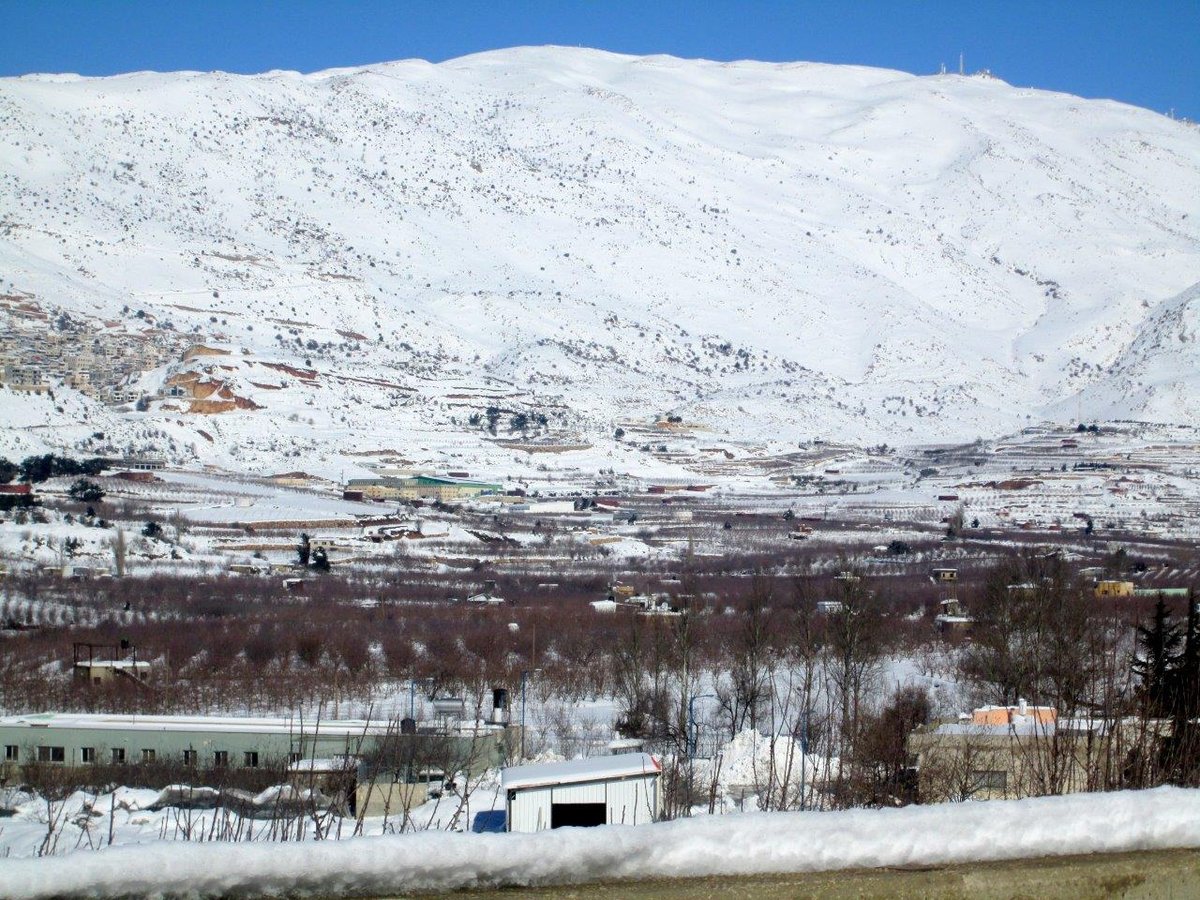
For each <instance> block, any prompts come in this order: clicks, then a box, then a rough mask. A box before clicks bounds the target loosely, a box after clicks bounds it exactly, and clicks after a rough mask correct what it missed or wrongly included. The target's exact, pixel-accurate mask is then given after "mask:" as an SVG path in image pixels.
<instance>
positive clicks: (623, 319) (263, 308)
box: [0, 48, 1200, 472]
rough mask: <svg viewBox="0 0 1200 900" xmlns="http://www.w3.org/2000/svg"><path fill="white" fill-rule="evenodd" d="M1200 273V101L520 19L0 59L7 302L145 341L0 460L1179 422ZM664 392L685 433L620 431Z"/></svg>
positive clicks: (595, 457)
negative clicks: (365, 47) (430, 52)
mask: <svg viewBox="0 0 1200 900" xmlns="http://www.w3.org/2000/svg"><path fill="white" fill-rule="evenodd" d="M1198 284H1200V130H1198V129H1197V128H1196V127H1195V126H1193V125H1190V124H1188V123H1181V122H1177V121H1173V120H1171V119H1169V118H1166V117H1164V116H1161V115H1157V114H1155V113H1152V112H1149V111H1147V110H1143V109H1138V108H1135V107H1130V106H1126V105H1122V104H1119V103H1114V102H1108V101H1093V100H1082V99H1080V98H1077V97H1073V96H1068V95H1063V94H1055V93H1048V92H1045V91H1037V90H1031V89H1022V88H1015V87H1012V86H1010V85H1008V84H1005V83H1004V82H1002V81H1000V80H997V79H995V78H992V77H988V76H983V75H981V76H973V77H962V76H957V75H938V76H928V77H917V76H913V75H908V74H904V73H901V72H895V71H887V70H880V69H869V68H859V67H846V66H829V65H817V64H808V63H796V64H786V65H784V64H764V63H756V62H739V63H712V62H703V61H687V60H680V59H675V58H669V57H645V58H638V57H628V56H618V55H613V54H608V53H602V52H597V51H590V50H578V49H567V48H521V49H513V50H506V51H502V52H494V53H486V54H482V55H478V56H472V57H466V58H463V59H457V60H452V61H450V62H446V63H443V64H439V65H433V64H430V63H426V62H421V61H406V62H398V63H389V64H382V65H377V66H369V67H365V68H361V69H353V70H336V71H328V72H320V73H316V74H312V75H300V74H296V73H292V72H270V73H267V74H264V75H259V76H239V75H227V74H222V73H208V74H201V73H172V74H155V73H136V74H130V75H125V76H120V77H114V78H103V79H91V78H86V79H85V78H79V77H76V76H29V77H24V78H17V79H6V80H2V81H0V294H3V298H4V305H3V306H2V307H0V313H2V314H3V315H8V316H10V317H11V318H10V323H15V324H11V327H12V328H14V329H16V328H17V326H20V327H21V328H25V329H27V330H28V329H30V328H32V329H34V330H35V331H36V329H37V328H42V329H43V330H44V329H47V328H50V329H53V328H58V329H59V331H58V333H59V334H60V335H61V334H64V332H63V331H62V330H61V329H63V328H65V329H66V332H65V334H66V341H67V345H68V346H71V345H72V342H80V343H81V344H82V343H86V341H85V340H84V337H85V336H86V337H93V338H94V336H95V335H110V336H114V340H116V337H115V336H119V335H125V336H127V337H128V336H134V337H139V336H144V337H145V339H146V340H152V341H156V342H158V343H159V344H160V345H162V347H163V348H165V349H161V352H159V353H158V355H157V356H154V357H153V358H151V359H148V361H147V366H148V369H149V370H148V372H147V374H145V375H144V376H141V378H140V380H139V381H138V383H137V393H140V394H145V395H146V396H154V397H156V398H158V399H155V400H154V401H153V402H151V403H150V407H149V409H148V410H144V411H140V412H139V411H133V410H132V409H129V408H127V409H126V410H122V409H120V408H116V407H113V406H111V405H108V404H105V403H103V402H101V401H100V400H99V399H95V398H90V397H87V396H84V395H83V394H79V393H77V392H76V391H74V390H70V389H67V388H56V390H55V395H54V399H50V398H49V397H48V396H31V395H26V394H20V395H18V394H16V393H13V392H11V391H8V390H4V393H3V394H0V404H2V406H3V412H0V418H2V419H3V421H4V424H6V425H7V426H9V427H8V428H7V429H6V430H5V433H4V436H3V438H2V441H3V442H4V445H3V446H2V447H0V451H2V450H4V449H6V448H7V450H8V451H9V453H10V455H11V454H12V453H19V452H21V451H22V450H25V449H33V448H36V447H38V446H42V445H46V444H50V445H54V444H58V445H65V446H71V445H73V444H88V443H92V444H93V446H94V442H95V441H98V440H100V439H93V438H91V437H90V435H92V434H93V433H94V432H96V431H102V432H104V433H105V435H106V437H105V438H104V439H103V440H104V441H107V442H109V443H115V444H116V445H117V446H118V447H119V448H122V449H134V450H139V449H143V450H144V449H149V448H152V447H157V448H158V449H160V450H168V451H170V452H171V453H172V454H173V455H175V456H178V457H180V458H186V457H197V458H200V459H203V460H206V461H215V462H220V463H223V464H227V465H234V466H240V467H243V468H255V467H275V466H279V465H285V464H288V465H293V464H292V463H285V462H284V460H285V458H287V457H292V459H293V461H294V460H295V459H296V458H297V457H299V458H300V460H301V461H300V462H299V463H295V464H294V465H293V467H296V468H307V469H309V470H314V471H316V470H320V471H326V472H332V471H335V470H337V471H340V470H342V469H344V468H345V467H346V465H347V463H346V460H347V459H353V458H355V457H353V456H349V457H348V456H346V455H345V454H347V453H351V454H352V453H353V452H360V453H362V452H369V451H374V450H380V449H387V450H392V451H395V455H396V456H398V457H403V458H406V459H408V460H411V461H412V462H414V463H417V464H422V465H442V466H445V465H450V466H451V467H453V465H455V464H457V465H459V467H462V466H464V465H468V464H469V465H471V466H472V467H476V468H483V469H486V470H488V471H492V472H496V471H501V470H504V469H506V468H511V466H513V465H516V464H517V463H518V461H524V462H523V463H522V464H525V465H531V466H533V467H535V468H536V465H539V464H540V465H546V466H549V467H551V468H553V467H554V466H555V465H575V466H581V467H583V468H588V467H593V466H603V465H606V464H607V465H610V466H615V467H616V468H618V470H623V469H627V470H633V469H638V470H645V471H658V470H668V469H678V468H679V467H680V466H683V467H685V468H686V467H687V466H688V465H689V463H688V460H689V459H691V458H692V456H695V457H696V458H700V457H703V456H704V453H705V452H706V448H707V452H711V451H712V450H713V449H714V448H722V449H724V450H726V452H727V455H728V454H734V455H736V454H738V453H741V452H747V453H749V452H781V451H783V450H785V449H787V448H789V447H795V445H796V442H797V441H800V440H807V439H810V438H814V437H825V438H836V439H843V440H855V441H862V442H877V441H881V440H886V441H889V442H892V443H896V442H901V443H914V442H925V441H932V440H940V439H960V438H968V439H969V438H973V437H976V436H987V435H993V434H998V433H1002V432H1005V431H1008V430H1011V429H1013V428H1015V427H1019V426H1020V425H1023V424H1025V423H1026V422H1027V421H1028V420H1030V419H1032V420H1039V419H1042V418H1045V417H1050V418H1058V419H1062V420H1070V419H1073V418H1074V417H1075V416H1076V415H1078V414H1080V413H1082V415H1083V416H1084V417H1085V418H1090V417H1094V416H1101V417H1107V418H1133V419H1152V420H1157V421H1182V422H1189V423H1198V422H1200V399H1198V392H1197V390H1196V387H1197V385H1196V377H1197V376H1196V373H1197V372H1198V371H1200V346H1198V344H1197V337H1198V332H1197V321H1196V320H1197V315H1198V310H1200V306H1198V304H1200V287H1198V286H1197V285H1198ZM63 312H66V313H67V318H66V319H64V318H63V317H62V313H63ZM42 315H44V316H46V317H47V318H46V319H44V320H42V319H39V318H38V317H39V316H42ZM30 316H32V317H33V318H30ZM22 317H24V318H22ZM39 322H41V324H40V325H39V324H38V323H39ZM168 326H169V328H168ZM72 329H74V331H72ZM26 343H28V342H26ZM193 343H194V344H202V345H204V346H205V347H207V348H211V349H212V350H214V351H221V352H220V353H215V354H214V353H204V352H202V353H198V354H195V353H194V354H191V355H190V356H191V358H189V359H186V360H184V359H182V355H183V354H182V351H183V350H184V349H186V348H187V346H188V345H189V344H193ZM7 352H8V353H9V355H10V358H11V357H12V356H13V354H18V355H19V354H20V353H26V354H27V353H28V347H27V346H26V347H25V349H22V348H20V347H18V348H17V349H16V350H13V349H11V348H10V349H9V350H8V351H7ZM20 361H25V360H18V362H20ZM51 368H53V367H51ZM58 368H59V369H64V367H63V366H61V365H59V366H58ZM52 374H54V373H52ZM57 374H60V375H66V372H65V371H63V372H60V373H57ZM9 380H12V379H11V378H10V379H9ZM171 394H177V395H179V396H170V395H171ZM142 405H143V406H145V404H144V403H143V404H142ZM489 407H493V408H494V410H493V412H492V415H491V424H492V425H494V434H493V430H492V429H491V428H489V416H488V408H489ZM666 414H670V415H671V416H673V417H675V416H678V417H680V418H682V420H683V422H682V423H681V424H682V425H683V427H684V429H686V430H687V433H688V435H689V440H690V441H691V443H690V445H688V446H687V447H683V446H682V445H681V446H680V448H678V449H679V453H674V451H675V450H676V449H677V448H676V447H675V446H674V445H673V444H672V442H673V441H675V440H676V439H677V437H678V435H677V433H676V432H675V431H670V430H667V431H666V432H664V433H665V434H666V435H667V437H664V438H663V439H662V440H661V441H660V440H659V439H658V437H657V436H656V437H655V438H654V446H653V447H652V448H651V449H652V450H653V451H654V455H651V454H648V453H647V452H646V450H645V449H644V448H646V447H647V445H648V444H649V443H650V441H649V439H648V438H644V437H643V436H641V435H634V434H630V435H627V436H626V437H625V438H624V440H621V441H618V440H616V439H615V437H614V433H615V430H616V428H617V427H619V426H622V425H628V424H629V423H638V422H645V423H649V422H652V421H653V420H654V418H655V417H656V416H662V415H666ZM522 416H523V418H522ZM31 426H33V428H32V430H31V428H30V427H31ZM37 426H43V427H40V428H39V427H37ZM539 441H540V442H542V443H544V444H548V445H550V446H549V447H547V448H543V449H552V450H555V451H556V452H548V453H541V454H533V455H530V454H529V453H527V452H525V451H523V450H520V449H514V446H513V445H520V446H524V447H526V448H528V447H530V446H532V445H534V444H536V443H537V442H539ZM505 442H509V443H505ZM701 445H703V446H701ZM663 447H666V450H665V451H664V450H663V449H662V448H663ZM570 448H575V449H570ZM689 454H691V455H689Z"/></svg>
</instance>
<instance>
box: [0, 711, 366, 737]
mask: <svg viewBox="0 0 1200 900" xmlns="http://www.w3.org/2000/svg"><path fill="white" fill-rule="evenodd" d="M0 726H2V727H14V726H15V727H25V728H92V729H100V730H111V731H165V732H174V731H187V732H194V731H206V732H224V733H231V732H244V733H250V734H304V735H306V736H314V737H315V736H322V735H326V736H346V737H354V736H356V735H360V734H383V733H385V732H386V731H387V730H388V723H387V722H385V721H378V720H377V721H371V720H367V719H315V718H314V719H299V718H293V719H283V718H259V717H252V716H141V715H113V714H76V713H35V714H32V715H18V716H4V717H0Z"/></svg>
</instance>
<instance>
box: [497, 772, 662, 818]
mask: <svg viewBox="0 0 1200 900" xmlns="http://www.w3.org/2000/svg"><path fill="white" fill-rule="evenodd" d="M658 790H659V785H658V773H657V772H655V773H651V774H647V775H645V776H639V777H634V778H626V779H621V780H613V781H594V782H588V783H585V784H565V785H555V786H553V787H529V788H517V789H516V796H514V797H513V799H512V800H510V801H508V830H509V831H521V832H534V831H545V830H547V829H549V827H550V807H551V805H552V804H554V803H603V804H605V806H606V807H607V821H608V824H610V825H645V824H647V823H649V822H653V821H654V820H655V819H656V818H657V817H658Z"/></svg>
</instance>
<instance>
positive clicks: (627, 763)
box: [500, 753, 662, 790]
mask: <svg viewBox="0 0 1200 900" xmlns="http://www.w3.org/2000/svg"><path fill="white" fill-rule="evenodd" d="M661 773H662V766H661V765H660V764H659V762H658V760H657V759H655V758H654V757H653V756H651V755H650V754H649V753H621V754H618V755H616V756H593V757H590V758H589V759H573V760H569V761H567V762H554V763H535V764H534V765H530V766H513V767H512V768H508V769H504V770H502V771H501V772H500V785H501V787H503V788H504V789H505V790H513V789H516V788H527V787H542V786H547V785H553V784H575V783H578V782H584V781H610V780H613V779H618V778H630V777H634V776H638V775H659V774H661Z"/></svg>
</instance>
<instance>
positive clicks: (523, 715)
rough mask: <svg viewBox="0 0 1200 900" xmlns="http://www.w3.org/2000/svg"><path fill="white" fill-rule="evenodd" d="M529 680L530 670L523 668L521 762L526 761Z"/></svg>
mask: <svg viewBox="0 0 1200 900" xmlns="http://www.w3.org/2000/svg"><path fill="white" fill-rule="evenodd" d="M528 680H529V670H528V669H522V670H521V762H525V682H526V681H528Z"/></svg>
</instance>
